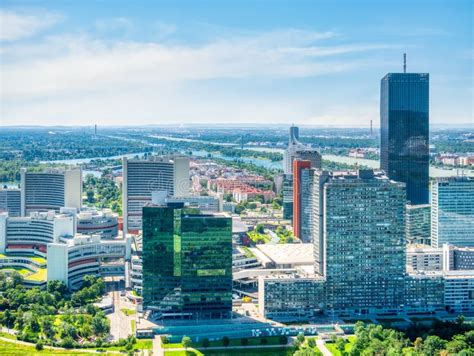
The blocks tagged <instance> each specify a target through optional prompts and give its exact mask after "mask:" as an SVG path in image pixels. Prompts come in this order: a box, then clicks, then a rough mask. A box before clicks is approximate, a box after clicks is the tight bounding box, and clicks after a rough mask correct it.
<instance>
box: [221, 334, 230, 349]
mask: <svg viewBox="0 0 474 356" xmlns="http://www.w3.org/2000/svg"><path fill="white" fill-rule="evenodd" d="M229 344H230V340H229V338H228V337H227V336H224V337H223V338H222V345H224V346H225V347H227V346H229Z"/></svg>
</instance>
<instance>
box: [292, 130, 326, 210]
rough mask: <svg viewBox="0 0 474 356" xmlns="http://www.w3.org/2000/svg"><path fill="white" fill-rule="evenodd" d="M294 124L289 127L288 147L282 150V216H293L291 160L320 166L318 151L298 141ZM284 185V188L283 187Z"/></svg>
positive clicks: (298, 135) (297, 132)
mask: <svg viewBox="0 0 474 356" xmlns="http://www.w3.org/2000/svg"><path fill="white" fill-rule="evenodd" d="M299 132H300V131H299V128H298V127H296V126H291V127H290V138H289V142H288V148H287V149H286V150H285V151H284V152H283V171H284V173H285V174H284V183H283V217H284V218H285V219H292V218H293V196H294V194H293V191H292V189H293V177H292V174H293V161H294V160H295V159H300V160H304V161H310V162H311V167H312V168H321V164H322V159H321V155H320V154H319V152H318V151H317V150H316V149H314V148H311V147H310V146H307V145H305V144H303V143H301V142H300V141H299V137H300V133H299ZM285 186H286V189H285Z"/></svg>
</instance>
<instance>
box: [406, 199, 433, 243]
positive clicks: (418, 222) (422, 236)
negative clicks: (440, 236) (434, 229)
mask: <svg viewBox="0 0 474 356" xmlns="http://www.w3.org/2000/svg"><path fill="white" fill-rule="evenodd" d="M405 222H406V238H407V243H409V244H422V245H431V206H430V205H429V204H423V205H410V204H407V206H406V217H405Z"/></svg>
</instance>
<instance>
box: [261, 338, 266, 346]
mask: <svg viewBox="0 0 474 356" xmlns="http://www.w3.org/2000/svg"><path fill="white" fill-rule="evenodd" d="M266 344H268V340H267V339H265V338H263V339H260V345H266Z"/></svg>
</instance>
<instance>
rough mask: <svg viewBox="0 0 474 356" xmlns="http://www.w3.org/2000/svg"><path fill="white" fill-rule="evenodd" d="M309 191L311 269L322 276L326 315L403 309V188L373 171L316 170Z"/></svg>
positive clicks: (404, 253) (402, 185)
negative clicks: (312, 247)
mask: <svg viewBox="0 0 474 356" xmlns="http://www.w3.org/2000/svg"><path fill="white" fill-rule="evenodd" d="M313 190H314V191H316V190H319V193H318V194H319V196H317V197H316V196H315V197H314V199H313V204H314V205H315V207H314V216H313V219H314V220H319V221H317V223H315V225H314V231H315V241H314V242H315V250H314V252H315V259H316V263H315V269H316V270H317V271H318V270H321V266H322V270H321V272H322V275H323V276H324V277H326V305H327V310H329V311H331V310H333V311H338V312H341V311H348V310H351V311H353V312H356V313H363V314H364V313H367V312H369V311H370V310H375V309H387V308H393V307H398V306H400V305H401V304H403V300H404V292H403V289H404V276H405V261H406V260H405V258H406V257H405V256H406V252H405V199H406V192H405V185H404V184H403V183H398V182H394V181H391V180H389V179H388V178H386V177H385V176H383V175H381V174H377V175H375V174H374V172H373V171H372V170H359V171H357V172H333V173H328V172H321V171H315V172H314V183H313ZM316 231H319V232H320V233H319V234H318V233H317V232H316ZM318 235H319V236H318ZM321 246H322V248H321ZM321 253H322V256H320V255H319V254H321ZM321 261H322V263H321Z"/></svg>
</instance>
